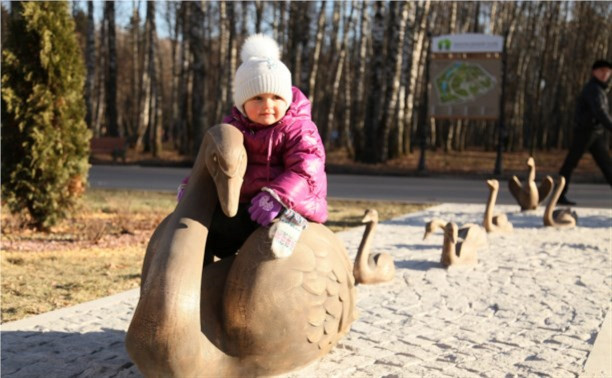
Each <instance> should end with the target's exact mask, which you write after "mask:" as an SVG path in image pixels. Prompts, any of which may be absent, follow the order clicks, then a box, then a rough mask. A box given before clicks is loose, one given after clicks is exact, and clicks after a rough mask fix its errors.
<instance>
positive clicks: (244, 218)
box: [204, 203, 259, 265]
mask: <svg viewBox="0 0 612 378" xmlns="http://www.w3.org/2000/svg"><path fill="white" fill-rule="evenodd" d="M249 205H250V204H249V203H241V204H240V205H239V206H238V213H237V214H236V216H234V217H232V218H229V217H228V216H226V215H225V214H224V213H223V209H221V206H220V205H217V208H216V209H215V213H214V214H213V218H212V221H211V225H210V230H209V231H208V238H207V239H206V249H205V251H206V254H205V255H204V264H205V265H208V264H210V263H212V262H213V260H214V256H217V257H219V258H221V259H223V258H226V257H230V256H233V255H235V254H236V251H238V249H239V248H240V247H241V246H242V244H243V243H244V242H245V241H246V240H247V238H248V237H249V235H251V234H252V233H253V231H255V230H256V229H257V227H259V224H257V222H253V221H252V220H251V216H250V214H249Z"/></svg>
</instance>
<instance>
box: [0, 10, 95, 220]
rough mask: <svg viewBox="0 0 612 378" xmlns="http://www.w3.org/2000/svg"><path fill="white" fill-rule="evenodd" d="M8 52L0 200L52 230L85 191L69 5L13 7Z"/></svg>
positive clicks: (80, 69) (77, 59)
mask: <svg viewBox="0 0 612 378" xmlns="http://www.w3.org/2000/svg"><path fill="white" fill-rule="evenodd" d="M6 38H7V39H6V40H5V45H4V46H3V50H2V129H1V130H2V133H1V135H2V139H1V142H2V168H1V174H2V196H3V201H5V202H6V203H7V204H8V206H9V209H10V211H11V212H14V213H17V212H21V211H27V213H29V215H30V218H31V222H32V225H33V226H35V227H36V228H38V229H48V228H49V227H51V226H53V225H54V224H56V223H57V221H59V220H60V219H62V218H65V217H66V216H67V215H69V214H70V212H71V210H72V209H73V208H74V205H75V204H76V201H77V199H78V197H79V196H80V195H81V194H82V192H83V189H84V187H85V185H86V183H87V173H88V170H89V164H88V161H87V159H88V156H89V140H90V138H91V133H90V131H89V130H88V129H87V125H86V124H85V121H84V117H85V104H84V100H83V83H84V72H85V71H84V65H83V61H82V57H81V51H80V49H79V47H78V44H77V40H76V36H75V32H74V22H73V20H72V17H71V16H70V11H69V7H68V3H67V2H65V1H62V2H54V1H49V2H14V3H12V4H11V17H10V20H9V35H8V36H7V37H6Z"/></svg>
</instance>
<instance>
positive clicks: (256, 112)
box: [244, 93, 287, 126]
mask: <svg viewBox="0 0 612 378" xmlns="http://www.w3.org/2000/svg"><path fill="white" fill-rule="evenodd" d="M286 111H287V103H286V102H285V100H283V98H282V97H280V96H277V95H275V94H272V93H262V94H259V95H257V96H254V97H251V98H250V99H248V100H247V101H246V102H245V103H244V112H245V113H246V116H247V117H248V118H249V119H250V120H251V121H253V122H255V123H259V124H260V125H264V126H270V125H271V124H273V123H276V122H278V121H279V120H280V119H281V118H283V116H284V115H285V112H286Z"/></svg>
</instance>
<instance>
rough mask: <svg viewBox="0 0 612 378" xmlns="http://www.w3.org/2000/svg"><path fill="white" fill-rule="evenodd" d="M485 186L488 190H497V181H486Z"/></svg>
mask: <svg viewBox="0 0 612 378" xmlns="http://www.w3.org/2000/svg"><path fill="white" fill-rule="evenodd" d="M487 186H488V187H489V189H493V190H499V181H497V180H495V179H491V180H487Z"/></svg>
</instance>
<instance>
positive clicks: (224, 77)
mask: <svg viewBox="0 0 612 378" xmlns="http://www.w3.org/2000/svg"><path fill="white" fill-rule="evenodd" d="M218 4H219V56H218V64H217V67H218V75H217V78H218V81H217V96H216V97H215V98H216V101H215V102H216V107H215V119H214V121H213V123H215V124H216V123H218V122H221V117H223V112H224V108H225V106H224V105H225V104H224V102H225V99H226V98H227V87H228V83H227V81H228V76H229V75H233V73H232V74H229V72H228V69H227V68H228V67H227V46H228V45H229V32H228V29H229V28H228V24H227V12H226V6H225V4H226V2H225V0H221V1H219V2H218ZM230 81H231V80H230Z"/></svg>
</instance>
